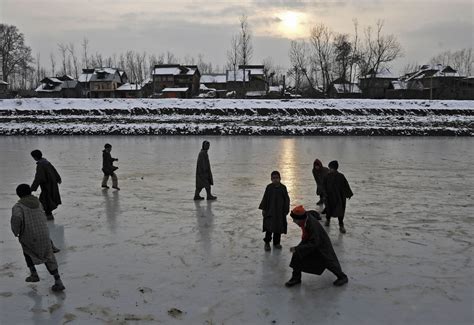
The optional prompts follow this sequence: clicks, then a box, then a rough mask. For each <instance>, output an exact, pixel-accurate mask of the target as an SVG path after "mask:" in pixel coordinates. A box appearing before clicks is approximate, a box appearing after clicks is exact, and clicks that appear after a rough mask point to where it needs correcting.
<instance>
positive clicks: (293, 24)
mask: <svg viewBox="0 0 474 325" xmlns="http://www.w3.org/2000/svg"><path fill="white" fill-rule="evenodd" d="M280 19H281V22H282V24H283V26H284V27H286V28H288V29H290V30H291V31H294V30H296V29H298V22H299V19H298V14H297V13H296V12H293V11H286V12H284V13H283V14H282V15H281V17H280Z"/></svg>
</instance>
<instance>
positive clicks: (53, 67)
mask: <svg viewBox="0 0 474 325" xmlns="http://www.w3.org/2000/svg"><path fill="white" fill-rule="evenodd" d="M49 59H50V61H51V76H55V72H56V59H55V58H54V54H53V53H49Z"/></svg>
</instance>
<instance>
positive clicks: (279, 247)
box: [273, 244, 282, 249]
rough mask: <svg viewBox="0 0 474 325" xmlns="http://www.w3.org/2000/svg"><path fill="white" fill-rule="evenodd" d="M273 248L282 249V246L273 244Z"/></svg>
mask: <svg viewBox="0 0 474 325" xmlns="http://www.w3.org/2000/svg"><path fill="white" fill-rule="evenodd" d="M273 248H276V249H282V246H281V244H273Z"/></svg>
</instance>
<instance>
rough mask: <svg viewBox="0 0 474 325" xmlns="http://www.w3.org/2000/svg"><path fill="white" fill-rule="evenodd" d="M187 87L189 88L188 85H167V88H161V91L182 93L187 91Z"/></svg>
mask: <svg viewBox="0 0 474 325" xmlns="http://www.w3.org/2000/svg"><path fill="white" fill-rule="evenodd" d="M188 89H189V88H188V87H177V88H172V87H168V88H165V89H163V90H162V91H161V92H163V93H169V92H174V93H184V92H187V91H188Z"/></svg>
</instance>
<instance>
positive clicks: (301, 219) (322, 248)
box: [285, 205, 349, 287]
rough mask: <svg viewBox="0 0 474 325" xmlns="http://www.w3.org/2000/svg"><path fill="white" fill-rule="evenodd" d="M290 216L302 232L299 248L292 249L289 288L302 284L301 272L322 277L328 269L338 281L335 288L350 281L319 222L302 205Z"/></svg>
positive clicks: (287, 283)
mask: <svg viewBox="0 0 474 325" xmlns="http://www.w3.org/2000/svg"><path fill="white" fill-rule="evenodd" d="M290 216H291V217H292V218H293V222H295V223H296V224H297V225H298V226H299V227H301V230H302V237H301V242H300V243H299V244H298V246H295V247H291V248H290V252H292V253H293V256H292V257H291V263H290V267H291V268H293V274H292V276H291V279H290V280H289V281H288V282H286V283H285V285H286V286H287V287H292V286H294V285H297V284H300V283H301V272H305V273H311V274H317V275H321V274H322V273H323V272H324V270H325V269H328V270H329V271H331V272H332V273H334V275H336V277H337V279H336V281H334V282H333V284H334V285H335V286H341V285H344V284H346V283H347V282H348V281H349V279H348V278H347V275H346V274H344V272H342V268H341V265H340V264H339V260H338V259H337V256H336V253H335V252H334V248H333V247H332V243H331V240H330V239H329V236H328V234H327V233H326V231H325V230H324V228H323V227H322V226H321V224H320V223H319V221H318V220H316V218H315V217H313V216H312V215H311V214H309V213H307V212H306V211H305V209H304V207H303V206H302V205H299V206H297V207H295V208H294V209H293V210H291V213H290Z"/></svg>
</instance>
